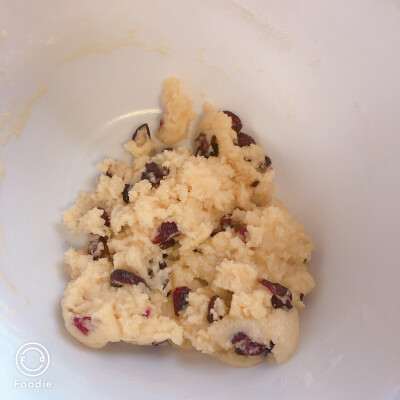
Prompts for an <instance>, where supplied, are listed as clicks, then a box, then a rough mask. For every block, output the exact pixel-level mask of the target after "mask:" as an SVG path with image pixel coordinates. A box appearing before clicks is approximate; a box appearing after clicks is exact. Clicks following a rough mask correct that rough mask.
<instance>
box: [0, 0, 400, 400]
mask: <svg viewBox="0 0 400 400" xmlns="http://www.w3.org/2000/svg"><path fill="white" fill-rule="evenodd" d="M0 7H1V10H2V12H1V13H0V143H1V145H2V147H1V148H0V157H1V164H2V165H3V166H4V168H5V170H4V178H3V180H2V181H1V183H0V229H1V231H0V249H1V250H0V251H1V253H0V268H1V271H0V299H1V303H0V315H1V320H0V338H1V339H0V354H1V356H0V367H1V371H2V372H1V376H0V397H1V398H2V399H17V398H18V399H20V398H24V399H25V398H27V399H28V398H29V399H33V398H49V399H71V398H74V396H79V398H80V399H87V398H96V399H110V398H113V399H118V398H126V397H128V396H129V398H135V399H174V400H179V399H210V398H215V399H222V398H229V399H244V398H246V399H265V398H279V399H281V398H282V399H283V398H285V399H287V398H307V399H321V398H324V399H337V398H364V399H376V398H387V399H395V398H400V344H399V343H400V341H399V338H400V312H399V306H400V290H399V287H400V265H399V257H398V248H399V238H400V235H399V233H400V232H399V226H400V212H399V210H400V208H399V204H400V196H399V178H400V176H399V171H400V161H399V160H400V157H399V144H400V140H399V137H400V79H399V71H400V51H399V43H400V23H399V21H400V3H399V1H398V0H393V1H389V0H386V1H382V2H376V1H372V0H367V1H361V0H337V1H334V2H327V1H312V0H304V1H301V2H300V1H282V0H269V1H262V0H260V1H244V0H242V1H239V0H235V1H224V0H219V1H217V0H214V1H212V0H204V1H178V0H169V1H162V0H158V1H157V0H152V1H146V2H145V1H128V0H120V1H113V2H108V1H105V0H104V1H103V0H90V1H85V2H70V1H58V2H55V1H52V0H42V1H40V2H32V1H29V0H19V1H7V0H1V1H0ZM169 76H177V77H179V78H181V80H182V83H183V86H184V87H185V89H186V90H187V92H188V93H189V94H190V95H191V96H192V98H193V99H194V100H195V102H196V107H197V109H196V111H197V112H200V111H201V105H202V102H203V101H204V100H206V99H207V100H209V101H211V102H212V103H213V104H214V105H215V106H216V107H217V108H220V109H230V110H232V111H234V112H236V113H238V114H239V115H240V116H241V118H242V120H243V122H244V125H245V126H246V127H247V131H248V132H249V133H251V134H253V135H254V136H255V137H256V138H257V139H258V141H260V142H261V143H262V144H263V146H264V148H265V149H266V150H267V151H268V154H270V156H271V158H272V160H273V162H274V167H275V170H276V180H275V182H276V184H277V189H278V190H277V194H278V197H280V198H281V199H282V200H283V201H284V202H285V203H286V204H287V205H288V207H289V208H290V210H291V211H292V214H293V216H294V217H295V218H296V219H298V220H299V221H301V222H302V223H304V225H305V228H306V231H307V232H308V233H309V235H310V236H311V237H312V239H313V241H314V243H315V245H316V247H317V251H316V252H315V254H314V258H313V260H312V263H311V271H312V273H313V275H314V277H315V280H316V285H317V286H316V288H315V290H314V291H313V292H312V294H311V295H310V296H307V299H306V304H307V307H306V309H305V310H304V311H303V312H302V313H301V327H300V328H301V329H300V343H299V347H298V351H297V353H296V354H295V355H294V356H293V358H292V359H291V360H289V361H288V362H287V363H286V364H284V365H282V366H271V365H268V364H262V365H258V366H256V367H254V368H250V369H235V368H233V367H230V366H227V365H224V364H222V363H221V362H219V361H218V360H216V359H213V358H211V357H209V356H207V355H202V354H198V353H194V352H184V351H177V350H175V349H172V348H168V347H167V348H139V347H135V346H132V345H129V344H123V343H118V344H112V345H108V346H107V347H106V348H104V349H101V350H91V349H88V348H85V347H83V346H82V345H81V344H79V343H78V342H76V341H75V340H74V339H73V338H72V337H70V336H69V335H68V334H67V333H66V331H65V328H64V326H63V322H62V318H61V312H60V298H61V296H62V293H63V290H64V288H65V286H66V282H67V277H66V274H65V273H64V263H63V252H64V251H65V250H66V249H67V248H68V247H69V246H71V245H74V244H79V242H80V240H81V238H75V237H72V236H70V235H69V234H68V232H67V230H66V228H64V227H63V225H62V223H61V212H62V211H63V210H65V209H66V208H67V207H68V206H69V205H70V204H72V202H73V201H74V200H75V198H76V196H77V192H78V190H80V189H82V188H85V189H90V188H91V187H92V185H93V182H94V177H95V176H96V170H95V168H94V167H95V164H96V162H98V161H100V160H102V159H103V158H104V157H105V156H108V155H110V156H114V157H124V152H123V149H122V147H121V144H122V143H124V142H125V141H126V140H127V139H128V138H129V135H130V133H131V131H132V129H133V128H134V127H136V126H137V125H138V124H139V123H141V122H142V121H143V122H144V121H149V122H150V125H151V127H155V126H156V123H157V120H158V117H157V116H158V114H159V112H160V111H159V110H160V106H161V104H160V93H161V83H162V81H163V80H164V79H165V78H166V77H169ZM27 342H39V343H40V344H42V345H43V346H45V348H46V349H47V351H48V353H49V356H50V359H51V361H50V364H49V366H48V369H47V370H46V371H45V372H44V373H43V374H42V375H40V376H36V377H28V376H25V375H23V374H22V373H21V372H20V370H18V369H17V366H16V363H15V357H16V352H17V350H18V348H19V347H20V346H21V345H23V344H24V343H27ZM20 356H21V352H20V353H19V354H18V356H17V360H18V361H19V362H21V359H20V358H18V357H20ZM44 356H45V358H46V357H47V355H46V354H44ZM45 361H46V360H45ZM45 361H43V362H45ZM19 366H20V364H19ZM20 367H21V366H20ZM25 372H26V371H25ZM40 379H41V380H42V381H43V380H45V382H44V383H43V382H41V383H42V384H44V385H46V384H47V383H46V382H50V384H51V386H52V387H51V388H42V389H39V388H25V389H23V388H21V385H22V386H23V382H25V383H26V384H27V383H29V382H34V383H35V382H37V381H38V380H40ZM15 386H17V387H15Z"/></svg>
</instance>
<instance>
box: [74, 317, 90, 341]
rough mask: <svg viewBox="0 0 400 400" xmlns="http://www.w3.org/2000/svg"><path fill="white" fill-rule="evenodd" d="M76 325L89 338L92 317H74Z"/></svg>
mask: <svg viewBox="0 0 400 400" xmlns="http://www.w3.org/2000/svg"><path fill="white" fill-rule="evenodd" d="M73 321H74V325H75V326H76V327H77V328H78V329H79V330H80V331H81V332H82V333H83V334H84V335H85V336H87V335H88V334H89V332H90V322H91V321H92V318H91V317H74V320H73Z"/></svg>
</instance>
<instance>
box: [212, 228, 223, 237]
mask: <svg viewBox="0 0 400 400" xmlns="http://www.w3.org/2000/svg"><path fill="white" fill-rule="evenodd" d="M220 232H222V229H220V228H218V229H215V230H213V231H212V232H211V234H210V237H214V236H215V235H216V234H217V233H220Z"/></svg>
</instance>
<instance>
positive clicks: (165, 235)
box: [151, 221, 181, 249]
mask: <svg viewBox="0 0 400 400" xmlns="http://www.w3.org/2000/svg"><path fill="white" fill-rule="evenodd" d="M179 235H181V232H180V231H179V229H178V227H177V225H176V223H175V222H169V221H167V222H163V223H162V224H161V225H160V227H159V228H158V230H157V235H156V236H155V237H154V238H153V239H151V242H152V243H154V244H160V247H161V248H162V249H165V248H167V247H162V246H161V245H162V244H164V243H167V242H169V241H171V239H173V238H174V237H177V236H179ZM174 243H175V241H174ZM172 246H173V244H172ZM168 247H171V246H168Z"/></svg>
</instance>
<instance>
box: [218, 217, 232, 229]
mask: <svg viewBox="0 0 400 400" xmlns="http://www.w3.org/2000/svg"><path fill="white" fill-rule="evenodd" d="M220 224H221V228H222V229H226V228H231V227H232V214H225V215H224V216H223V217H222V218H221V222H220Z"/></svg>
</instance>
